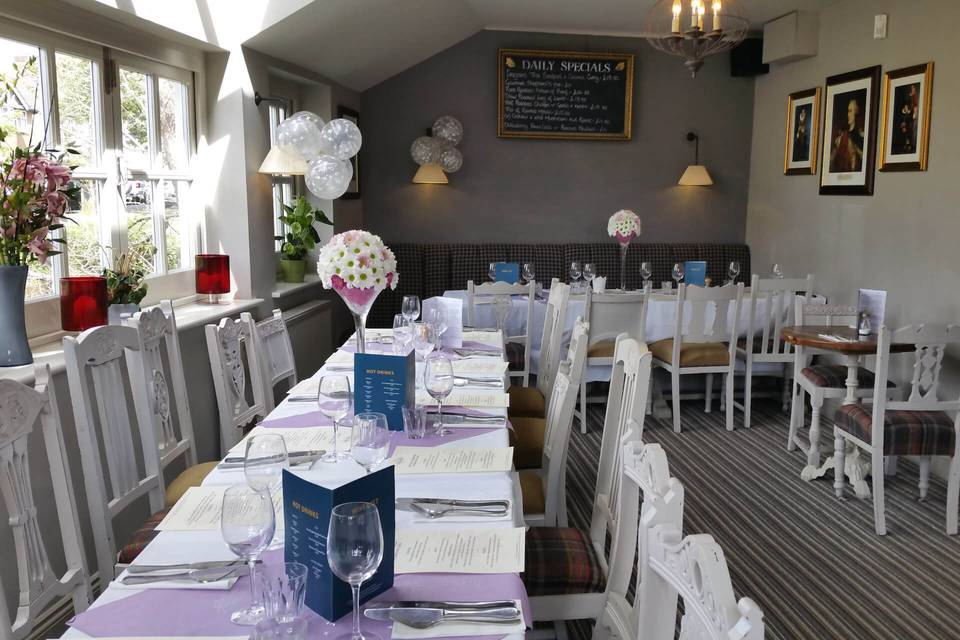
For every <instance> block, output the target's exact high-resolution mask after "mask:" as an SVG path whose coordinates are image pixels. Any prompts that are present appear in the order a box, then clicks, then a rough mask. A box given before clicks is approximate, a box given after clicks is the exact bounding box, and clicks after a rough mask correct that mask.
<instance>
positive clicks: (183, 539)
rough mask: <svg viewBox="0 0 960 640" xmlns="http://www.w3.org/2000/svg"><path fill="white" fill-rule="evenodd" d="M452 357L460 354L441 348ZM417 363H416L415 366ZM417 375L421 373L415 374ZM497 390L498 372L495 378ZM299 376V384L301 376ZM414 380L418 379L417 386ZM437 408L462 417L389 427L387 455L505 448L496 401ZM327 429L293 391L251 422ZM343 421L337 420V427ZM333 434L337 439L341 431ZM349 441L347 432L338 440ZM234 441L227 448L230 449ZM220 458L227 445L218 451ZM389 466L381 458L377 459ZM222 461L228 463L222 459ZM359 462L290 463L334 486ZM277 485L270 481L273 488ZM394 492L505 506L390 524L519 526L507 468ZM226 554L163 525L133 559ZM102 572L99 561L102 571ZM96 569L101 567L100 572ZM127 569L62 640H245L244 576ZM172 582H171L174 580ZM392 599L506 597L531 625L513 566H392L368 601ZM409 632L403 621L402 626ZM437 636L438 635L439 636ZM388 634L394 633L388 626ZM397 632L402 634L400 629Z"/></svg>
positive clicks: (316, 625)
mask: <svg viewBox="0 0 960 640" xmlns="http://www.w3.org/2000/svg"><path fill="white" fill-rule="evenodd" d="M390 335H391V332H390V330H379V331H375V330H369V331H368V333H367V339H366V341H367V349H366V351H367V352H368V353H392V344H391V340H390ZM464 338H465V343H466V344H467V345H468V346H471V347H472V348H475V349H480V350H483V351H485V352H486V353H489V356H486V355H485V354H483V355H482V356H481V357H489V358H490V359H492V360H496V361H503V359H504V354H503V336H502V334H500V333H499V332H473V333H471V332H467V333H465V335H464ZM355 351H356V347H355V340H354V338H353V337H351V338H350V339H348V340H347V341H346V342H345V343H344V344H343V345H341V346H340V348H339V349H338V350H337V351H336V352H334V354H332V355H331V356H330V358H329V359H328V360H327V361H326V362H325V363H324V365H323V366H322V367H321V368H320V369H319V371H317V372H316V373H315V374H314V375H313V376H312V377H311V380H317V379H318V378H319V377H320V376H322V375H324V374H326V373H330V372H336V373H340V374H343V375H347V376H348V377H350V378H351V379H352V377H353V374H352V370H351V369H352V366H350V364H349V363H351V362H352V358H353V353H354V352H355ZM449 355H450V356H451V358H452V359H453V360H454V361H456V360H457V359H458V358H459V357H460V356H458V355H457V354H456V353H454V352H450V353H449ZM421 369H422V362H418V363H417V371H418V372H419V371H420V370H421ZM417 379H418V381H419V380H420V379H422V376H421V375H418V376H417ZM499 380H500V383H501V386H500V388H501V390H502V389H503V384H504V376H503V375H501V376H499ZM308 384H309V383H308ZM418 386H420V385H419V384H418ZM444 411H445V412H448V411H449V412H450V414H454V413H455V414H459V415H462V416H464V418H462V419H461V420H460V422H458V423H457V424H455V425H450V426H452V427H455V428H451V429H450V431H451V433H450V434H449V435H445V436H437V435H433V434H432V432H430V431H428V433H427V435H426V436H425V437H422V438H419V439H411V438H408V437H407V436H406V435H405V433H404V432H403V431H391V432H390V448H389V454H388V455H389V456H392V455H393V451H394V450H395V449H396V447H399V446H405V447H411V446H412V447H454V448H465V449H469V448H481V449H489V448H504V447H508V446H509V440H508V428H509V421H508V420H507V417H506V408H496V407H483V408H482V409H480V408H476V409H471V408H468V407H457V406H451V407H447V406H444ZM479 414H483V415H484V416H499V417H502V418H503V422H502V424H498V425H495V426H492V425H491V423H490V421H489V420H488V421H486V422H484V423H483V424H473V423H471V422H470V417H472V416H475V415H479ZM316 427H332V423H331V421H330V420H329V419H328V418H326V417H325V416H324V415H323V414H321V413H320V412H319V409H318V406H317V403H316V402H315V401H314V402H311V401H307V400H305V398H303V397H302V396H295V395H293V394H291V395H290V396H288V397H287V398H286V399H284V401H282V402H280V403H279V404H278V405H277V407H276V408H275V409H274V410H273V411H271V412H270V413H269V415H267V416H266V418H265V419H264V420H263V421H262V422H261V423H260V425H259V428H261V429H263V430H266V431H268V432H269V430H271V429H275V430H276V432H277V433H281V434H282V433H289V432H290V430H298V429H310V428H316ZM343 429H344V427H341V430H343ZM337 441H338V442H341V441H343V438H342V434H341V438H338V439H337ZM346 441H347V442H348V441H349V440H348V439H347V440H346ZM240 447H241V448H239V449H238V447H234V450H233V455H237V451H238V450H239V452H240V455H242V451H243V449H242V443H241V445H240ZM224 454H225V456H226V454H227V452H224ZM383 464H384V465H389V464H391V458H390V457H388V459H387V460H386V461H385V462H384V463H383ZM228 466H229V465H228ZM364 473H365V471H364V469H363V468H362V467H361V466H360V465H359V464H357V463H356V462H354V461H353V460H352V459H351V458H350V457H349V456H348V457H347V458H346V459H344V460H341V461H339V462H332V463H327V462H323V461H318V462H316V463H314V464H313V465H312V466H311V467H310V468H309V470H303V471H298V475H300V476H301V477H304V478H306V479H309V480H312V481H315V482H318V483H321V484H331V483H333V484H336V483H338V482H341V481H349V480H351V479H354V478H359V477H361V476H362V475H363V474H364ZM244 482H245V476H244V471H243V469H242V467H241V468H239V469H238V468H220V467H218V468H216V469H215V470H214V471H212V472H211V473H210V474H209V475H208V476H207V477H206V478H205V479H204V480H203V484H202V486H203V487H225V486H229V485H235V484H242V483H244ZM280 490H281V489H279V488H277V489H276V491H280ZM395 493H396V497H397V499H398V503H399V501H400V499H403V498H422V497H431V498H443V499H450V498H459V499H483V500H505V501H508V502H509V508H508V510H507V512H506V514H505V515H502V516H499V517H490V516H477V517H476V518H468V517H466V516H459V517H454V518H444V517H440V518H428V517H426V516H425V515H421V514H419V513H415V512H413V511H410V510H404V509H397V510H396V512H395V515H396V528H397V530H398V531H399V530H401V529H403V528H414V529H423V530H432V531H441V530H443V529H458V528H459V529H463V528H465V527H468V528H482V529H494V528H500V527H504V528H520V527H523V505H522V497H521V493H520V485H519V481H518V476H517V474H516V472H515V471H513V470H511V471H506V472H504V471H497V472H483V473H447V474H441V473H424V474H397V475H396V476H395ZM282 547H283V532H282V530H281V527H280V521H278V532H277V535H276V537H275V538H274V542H273V544H272V545H271V547H270V549H268V550H267V551H265V552H264V553H263V555H262V560H263V562H264V564H266V565H269V564H272V563H280V562H282V561H283V548H282ZM231 559H236V556H235V555H234V554H233V553H232V552H231V551H230V550H229V549H228V547H227V545H226V543H225V542H224V541H223V539H222V537H221V533H220V530H219V528H218V529H215V530H214V529H208V530H201V531H196V530H189V531H180V530H163V531H160V532H159V533H158V534H157V536H156V537H155V538H154V539H153V540H152V541H151V542H150V543H149V544H148V545H147V546H146V547H145V548H144V549H143V550H142V551H141V552H140V554H139V555H138V556H137V558H136V560H135V561H134V563H133V564H135V565H141V564H148V565H167V564H172V563H188V562H200V561H212V560H213V561H216V560H231ZM103 570H104V569H103V568H101V572H103ZM107 570H108V571H109V569H107ZM101 575H103V573H101ZM125 575H127V571H126V570H124V571H123V572H122V573H120V574H119V575H117V577H116V579H114V580H112V581H108V579H103V578H102V579H101V580H102V582H101V584H102V592H101V594H100V595H99V597H97V598H96V600H95V601H94V602H93V603H92V604H91V605H90V607H89V608H88V609H87V610H86V611H85V612H83V613H81V614H79V615H77V616H75V617H74V618H73V619H72V620H71V621H70V627H69V629H68V630H67V632H66V633H65V634H64V635H63V637H64V638H88V637H134V636H139V637H145V636H152V637H171V636H189V637H243V638H246V637H248V636H249V634H250V633H251V631H252V627H249V626H240V625H236V624H234V623H232V622H231V621H230V614H231V612H232V611H234V610H236V609H239V608H241V607H243V606H246V605H247V604H248V603H249V597H250V587H249V578H247V577H245V576H244V577H240V578H237V579H235V582H232V584H231V583H229V582H228V583H226V584H217V583H214V584H196V585H187V587H186V588H185V587H183V586H181V587H179V588H169V585H167V584H164V583H158V584H155V585H145V586H131V585H124V584H122V583H121V579H122V578H123V577H124V576H125ZM175 584H181V583H175ZM399 600H420V601H423V600H435V601H436V600H442V601H451V600H453V601H457V600H459V601H489V600H515V601H517V602H519V604H520V606H521V610H522V611H523V618H524V623H525V624H526V625H530V624H531V622H530V621H531V620H532V618H531V613H530V608H529V602H528V599H527V595H526V590H525V588H524V584H523V581H522V579H521V576H520V575H519V574H517V573H505V574H497V573H469V574H468V573H408V574H400V573H398V574H396V575H395V579H394V584H393V587H392V588H391V589H389V590H388V591H386V592H385V593H383V594H380V595H379V596H376V597H375V598H374V599H373V601H372V603H389V602H391V601H399ZM303 615H304V617H305V618H306V620H307V622H308V625H309V626H308V632H307V637H308V638H321V637H327V636H329V637H333V636H336V635H339V634H342V633H344V632H347V633H349V631H350V626H351V617H350V615H349V614H348V615H346V616H344V617H343V618H341V619H339V620H336V621H328V620H325V619H323V618H322V617H320V616H319V615H318V614H316V613H314V612H313V611H310V610H308V609H307V608H306V607H305V608H304V614H303ZM362 621H363V622H362V629H363V630H364V631H368V632H372V633H375V634H377V635H378V636H379V637H380V638H381V639H382V640H387V639H388V638H390V637H391V633H392V631H391V627H390V624H391V623H390V622H382V621H377V620H371V619H367V618H366V617H363V618H362ZM487 628H489V629H490V632H489V633H484V634H482V635H474V636H463V637H482V638H491V639H492V638H511V639H513V638H516V639H517V640H519V638H521V637H522V636H523V634H522V633H504V632H503V630H502V629H497V628H496V627H495V626H491V625H488V627H487ZM406 631H407V632H408V634H409V631H410V629H406ZM419 633H420V635H416V634H415V635H414V636H413V637H437V635H438V633H437V629H433V630H430V632H429V633H427V632H419ZM440 635H442V634H440ZM394 637H396V636H395V631H394ZM403 637H405V638H407V637H411V636H409V635H404V636H403Z"/></svg>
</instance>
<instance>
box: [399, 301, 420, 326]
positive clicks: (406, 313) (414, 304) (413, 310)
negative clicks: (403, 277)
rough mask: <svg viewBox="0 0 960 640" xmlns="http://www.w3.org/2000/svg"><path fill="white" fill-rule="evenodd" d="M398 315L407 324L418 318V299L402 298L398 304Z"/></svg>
mask: <svg viewBox="0 0 960 640" xmlns="http://www.w3.org/2000/svg"><path fill="white" fill-rule="evenodd" d="M400 313H402V314H403V317H404V318H406V319H407V323H410V322H413V321H414V320H416V319H417V318H419V317H420V298H419V297H417V296H403V302H401V303H400Z"/></svg>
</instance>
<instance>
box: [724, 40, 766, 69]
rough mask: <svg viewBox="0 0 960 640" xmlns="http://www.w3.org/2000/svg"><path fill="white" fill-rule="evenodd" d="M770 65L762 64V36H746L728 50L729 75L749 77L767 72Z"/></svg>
mask: <svg viewBox="0 0 960 640" xmlns="http://www.w3.org/2000/svg"><path fill="white" fill-rule="evenodd" d="M769 71H770V65H768V64H763V38H747V39H746V40H744V41H743V42H742V43H740V45H739V46H737V47H734V48H733V49H731V50H730V75H731V76H733V77H734V78H751V77H753V76H760V75H763V74H765V73H769Z"/></svg>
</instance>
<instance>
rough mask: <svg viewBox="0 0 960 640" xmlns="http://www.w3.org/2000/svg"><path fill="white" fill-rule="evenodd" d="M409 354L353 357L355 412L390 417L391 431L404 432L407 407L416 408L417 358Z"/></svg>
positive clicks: (359, 354)
mask: <svg viewBox="0 0 960 640" xmlns="http://www.w3.org/2000/svg"><path fill="white" fill-rule="evenodd" d="M414 358H415V355H414V353H413V352H410V353H408V354H407V355H405V356H393V355H386V354H380V353H358V354H356V355H355V356H354V358H353V381H354V382H353V384H354V411H355V412H356V413H361V412H364V411H376V412H377V413H382V414H383V415H385V416H387V426H388V427H390V430H391V431H403V408H404V407H407V408H411V409H412V408H413V403H414V400H415V393H416V361H415V359H414Z"/></svg>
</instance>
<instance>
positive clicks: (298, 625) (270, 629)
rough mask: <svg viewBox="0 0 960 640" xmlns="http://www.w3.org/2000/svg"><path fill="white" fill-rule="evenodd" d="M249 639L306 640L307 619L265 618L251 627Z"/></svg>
mask: <svg viewBox="0 0 960 640" xmlns="http://www.w3.org/2000/svg"><path fill="white" fill-rule="evenodd" d="M250 639H251V640H306V639H307V621H306V620H304V619H303V618H290V619H289V620H274V619H272V618H267V619H266V620H261V621H260V622H258V623H257V626H255V627H254V628H253V634H252V635H251V636H250Z"/></svg>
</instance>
